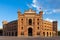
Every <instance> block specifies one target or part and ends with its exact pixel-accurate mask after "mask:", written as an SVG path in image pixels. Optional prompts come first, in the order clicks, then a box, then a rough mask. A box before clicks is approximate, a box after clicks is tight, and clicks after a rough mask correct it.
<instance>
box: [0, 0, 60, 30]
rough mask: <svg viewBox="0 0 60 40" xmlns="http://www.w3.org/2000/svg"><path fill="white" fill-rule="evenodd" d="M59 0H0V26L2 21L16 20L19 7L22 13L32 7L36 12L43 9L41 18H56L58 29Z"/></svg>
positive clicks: (59, 18)
mask: <svg viewBox="0 0 60 40" xmlns="http://www.w3.org/2000/svg"><path fill="white" fill-rule="evenodd" d="M59 4H60V0H0V27H1V28H2V21H3V20H7V21H8V22H9V21H13V20H16V19H17V17H18V15H17V11H18V9H20V11H21V13H22V14H23V13H24V11H25V10H28V9H29V8H32V9H33V10H36V13H39V11H41V10H43V12H44V14H43V18H44V19H45V20H48V21H53V20H57V21H58V30H60V25H59V24H60V5H59ZM40 8H41V9H40Z"/></svg>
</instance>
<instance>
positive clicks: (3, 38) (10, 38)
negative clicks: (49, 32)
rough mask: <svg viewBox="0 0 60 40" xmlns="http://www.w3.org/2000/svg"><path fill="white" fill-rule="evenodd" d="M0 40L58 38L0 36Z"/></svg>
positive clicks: (46, 39)
mask: <svg viewBox="0 0 60 40" xmlns="http://www.w3.org/2000/svg"><path fill="white" fill-rule="evenodd" d="M0 40H60V36H59V37H16V36H0Z"/></svg>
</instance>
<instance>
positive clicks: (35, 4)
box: [27, 0, 60, 14]
mask: <svg viewBox="0 0 60 40" xmlns="http://www.w3.org/2000/svg"><path fill="white" fill-rule="evenodd" d="M27 6H28V7H29V8H33V7H34V8H36V12H37V13H39V12H40V11H41V10H43V12H44V13H43V14H53V13H58V12H60V9H44V8H43V6H42V5H41V3H40V2H39V1H38V0H32V3H31V4H29V5H27Z"/></svg>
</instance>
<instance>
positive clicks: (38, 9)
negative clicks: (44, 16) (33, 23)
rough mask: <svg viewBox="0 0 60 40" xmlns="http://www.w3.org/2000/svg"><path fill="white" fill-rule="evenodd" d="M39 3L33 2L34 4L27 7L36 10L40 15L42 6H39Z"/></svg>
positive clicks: (34, 0) (35, 0)
mask: <svg viewBox="0 0 60 40" xmlns="http://www.w3.org/2000/svg"><path fill="white" fill-rule="evenodd" d="M38 3H39V2H38V1H37V0H33V1H32V3H31V4H30V5H27V6H28V7H30V8H32V7H34V8H36V12H37V13H38V12H39V11H40V10H41V9H40V6H39V5H40V4H38Z"/></svg>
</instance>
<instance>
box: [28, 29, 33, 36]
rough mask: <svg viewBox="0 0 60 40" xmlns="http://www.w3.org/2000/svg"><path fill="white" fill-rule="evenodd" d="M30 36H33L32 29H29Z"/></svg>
mask: <svg viewBox="0 0 60 40" xmlns="http://www.w3.org/2000/svg"><path fill="white" fill-rule="evenodd" d="M28 36H32V28H28Z"/></svg>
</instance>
